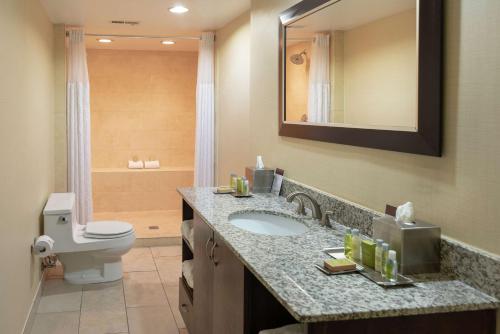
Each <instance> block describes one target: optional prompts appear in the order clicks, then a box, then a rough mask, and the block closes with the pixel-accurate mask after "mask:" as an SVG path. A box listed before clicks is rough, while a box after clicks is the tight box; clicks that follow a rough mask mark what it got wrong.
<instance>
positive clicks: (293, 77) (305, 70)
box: [285, 42, 311, 122]
mask: <svg viewBox="0 0 500 334" xmlns="http://www.w3.org/2000/svg"><path fill="white" fill-rule="evenodd" d="M304 50H305V51H306V55H303V56H302V57H303V59H304V62H303V63H302V64H301V65H296V64H294V63H292V62H291V61H290V57H291V56H292V55H294V54H300V53H301V52H302V51H304ZM310 56H311V42H300V43H296V44H292V45H289V46H287V48H286V83H285V85H286V120H287V121H292V122H300V121H301V119H302V116H303V115H307V98H308V95H309V94H308V93H309V64H310V62H309V59H310Z"/></svg>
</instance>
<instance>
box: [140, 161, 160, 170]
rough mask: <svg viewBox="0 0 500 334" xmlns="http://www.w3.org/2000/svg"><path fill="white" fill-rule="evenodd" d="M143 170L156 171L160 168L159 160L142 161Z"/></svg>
mask: <svg viewBox="0 0 500 334" xmlns="http://www.w3.org/2000/svg"><path fill="white" fill-rule="evenodd" d="M144 168H146V169H158V168H160V161H159V160H146V161H144Z"/></svg>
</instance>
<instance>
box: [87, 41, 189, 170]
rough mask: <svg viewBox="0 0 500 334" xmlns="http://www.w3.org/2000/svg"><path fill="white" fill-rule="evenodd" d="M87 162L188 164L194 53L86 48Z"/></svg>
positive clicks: (115, 165)
mask: <svg viewBox="0 0 500 334" xmlns="http://www.w3.org/2000/svg"><path fill="white" fill-rule="evenodd" d="M87 59H88V68H89V79H90V104H91V106H90V108H91V109H90V110H91V122H92V130H91V131H92V133H91V137H92V167H93V168H119V167H121V168H126V167H127V161H128V160H131V159H132V158H133V157H137V158H138V159H140V160H147V159H155V160H156V159H158V160H160V163H161V165H162V166H163V167H193V165H194V131H195V94H196V68H197V59H198V55H197V53H196V52H170V51H128V50H127V51H123V50H97V49H90V50H87Z"/></svg>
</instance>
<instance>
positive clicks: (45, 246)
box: [33, 235, 54, 257]
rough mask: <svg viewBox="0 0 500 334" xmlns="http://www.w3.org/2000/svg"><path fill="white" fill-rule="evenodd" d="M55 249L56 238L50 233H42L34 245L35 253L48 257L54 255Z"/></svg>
mask: <svg viewBox="0 0 500 334" xmlns="http://www.w3.org/2000/svg"><path fill="white" fill-rule="evenodd" d="M53 249H54V239H52V238H51V237H49V236H48V235H41V236H39V237H38V238H36V240H35V244H34V245H33V253H34V254H35V255H37V256H39V257H46V256H49V255H52V254H53V253H52V250H53Z"/></svg>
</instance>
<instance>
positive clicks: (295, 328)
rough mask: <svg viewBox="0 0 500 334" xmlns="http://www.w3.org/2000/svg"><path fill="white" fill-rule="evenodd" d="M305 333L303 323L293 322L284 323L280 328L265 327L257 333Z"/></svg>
mask: <svg viewBox="0 0 500 334" xmlns="http://www.w3.org/2000/svg"><path fill="white" fill-rule="evenodd" d="M304 333H306V327H305V326H304V324H293V325H286V326H283V327H280V328H273V329H265V330H262V331H260V332H259V334H304Z"/></svg>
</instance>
